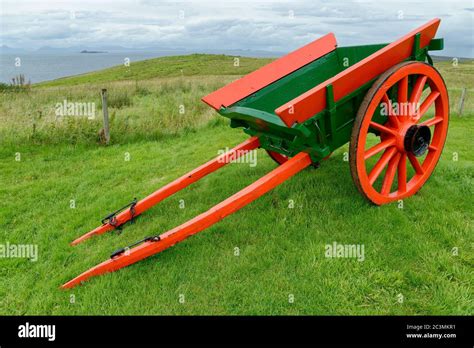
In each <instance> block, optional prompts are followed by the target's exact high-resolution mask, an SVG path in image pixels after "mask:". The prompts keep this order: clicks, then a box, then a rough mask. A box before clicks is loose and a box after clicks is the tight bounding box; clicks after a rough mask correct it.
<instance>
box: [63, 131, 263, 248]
mask: <svg viewBox="0 0 474 348" xmlns="http://www.w3.org/2000/svg"><path fill="white" fill-rule="evenodd" d="M259 146H260V142H259V140H258V138H257V137H252V138H250V139H247V140H246V141H244V142H243V143H241V144H239V145H237V146H236V147H234V148H233V149H232V150H230V151H229V152H227V153H224V154H222V155H220V156H218V157H216V158H214V159H213V160H211V161H209V162H207V163H205V164H203V165H202V166H200V167H198V168H196V169H194V170H192V171H190V172H189V173H187V174H185V175H183V176H182V177H180V178H178V179H176V180H175V181H173V182H171V183H169V184H168V185H166V186H164V187H162V188H161V189H159V190H157V191H155V192H154V193H152V194H151V195H149V196H147V197H145V198H143V199H142V200H140V201H138V202H137V204H136V205H135V213H134V215H132V214H131V212H130V209H127V210H125V211H123V212H121V213H119V214H117V216H116V224H115V226H120V225H123V224H124V223H126V222H127V221H129V220H131V219H132V218H133V217H136V216H138V215H140V214H141V213H143V212H144V211H146V210H148V209H150V208H151V207H153V206H154V205H156V204H158V203H159V202H161V201H162V200H164V199H165V198H167V197H169V196H171V195H173V194H175V193H176V192H178V191H180V190H182V189H184V188H185V187H187V186H189V185H191V184H192V183H194V182H196V181H198V180H199V179H202V178H203V177H205V176H206V175H208V174H210V173H212V172H215V171H216V170H217V169H219V168H221V167H223V166H224V165H226V164H228V163H230V162H231V161H234V160H236V159H237V158H239V157H240V156H241V155H243V154H245V153H246V152H248V151H251V150H254V149H256V148H258V147H259ZM115 226H113V225H111V224H110V223H108V222H107V223H105V224H103V225H101V226H99V227H97V228H95V229H94V230H92V231H90V232H88V233H86V234H84V235H82V236H81V237H79V238H77V239H76V240H74V241H73V242H72V243H71V244H72V245H76V244H79V243H81V242H83V241H84V240H86V239H88V238H90V237H92V236H94V235H98V234H103V233H105V232H108V231H111V230H113V229H115Z"/></svg>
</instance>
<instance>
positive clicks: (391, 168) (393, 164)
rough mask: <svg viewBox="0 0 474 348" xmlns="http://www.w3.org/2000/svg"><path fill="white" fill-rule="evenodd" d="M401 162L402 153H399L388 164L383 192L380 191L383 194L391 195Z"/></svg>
mask: <svg viewBox="0 0 474 348" xmlns="http://www.w3.org/2000/svg"><path fill="white" fill-rule="evenodd" d="M399 161H400V153H399V152H397V154H396V155H395V156H393V157H392V158H391V159H390V161H389V162H388V167H387V171H386V172H385V177H384V178H383V183H382V190H381V191H380V193H381V194H383V195H388V194H389V193H390V191H391V189H392V183H393V179H394V178H395V173H396V172H397V166H398V162H399Z"/></svg>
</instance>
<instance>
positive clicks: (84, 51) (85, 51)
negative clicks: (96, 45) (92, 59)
mask: <svg viewBox="0 0 474 348" xmlns="http://www.w3.org/2000/svg"><path fill="white" fill-rule="evenodd" d="M81 53H107V52H106V51H88V50H82V51H81Z"/></svg>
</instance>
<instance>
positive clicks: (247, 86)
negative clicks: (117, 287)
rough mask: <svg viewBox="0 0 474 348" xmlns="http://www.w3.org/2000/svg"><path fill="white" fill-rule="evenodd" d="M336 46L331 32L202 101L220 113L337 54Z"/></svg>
mask: <svg viewBox="0 0 474 348" xmlns="http://www.w3.org/2000/svg"><path fill="white" fill-rule="evenodd" d="M336 46H337V43H336V38H335V37H334V34H333V33H329V34H327V35H325V36H323V37H321V38H319V39H317V40H315V41H313V42H311V43H309V44H307V45H306V46H303V47H301V48H299V49H297V50H296V51H293V52H291V53H289V54H287V55H286V56H284V57H281V58H279V59H277V60H275V61H273V62H271V63H270V64H267V65H265V66H263V67H261V68H260V69H258V70H256V71H254V72H252V73H250V74H248V75H245V76H244V77H242V78H240V79H238V80H236V81H234V82H232V83H229V84H228V85H226V86H224V87H222V88H220V89H218V90H217V91H215V92H212V93H211V94H208V95H207V96H205V97H204V98H202V100H203V101H204V102H205V103H207V104H208V105H209V106H211V107H213V108H214V109H216V110H219V109H220V108H221V107H222V106H224V107H227V106H229V105H232V104H234V103H236V102H238V101H239V100H242V99H243V98H245V97H247V96H249V95H251V94H252V93H255V92H256V91H258V90H260V89H262V88H263V87H265V86H268V85H269V84H271V83H273V82H275V81H277V80H279V79H281V78H282V77H284V76H286V75H288V74H291V73H292V72H293V71H295V70H298V69H299V68H301V67H302V66H304V65H306V64H308V63H311V62H312V61H314V60H316V59H318V58H320V57H322V56H324V55H325V54H328V53H329V52H331V51H334V50H335V49H336Z"/></svg>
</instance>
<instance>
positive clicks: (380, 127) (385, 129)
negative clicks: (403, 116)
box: [370, 121, 397, 135]
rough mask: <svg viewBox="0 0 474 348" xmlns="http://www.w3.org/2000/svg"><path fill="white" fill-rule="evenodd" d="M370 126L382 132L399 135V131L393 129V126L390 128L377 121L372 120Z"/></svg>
mask: <svg viewBox="0 0 474 348" xmlns="http://www.w3.org/2000/svg"><path fill="white" fill-rule="evenodd" d="M370 127H372V128H374V129H376V130H378V131H380V132H382V133H386V134H391V135H397V131H396V130H395V129H392V128H389V127H385V126H383V125H381V124H380V123H376V122H373V121H372V122H370Z"/></svg>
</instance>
